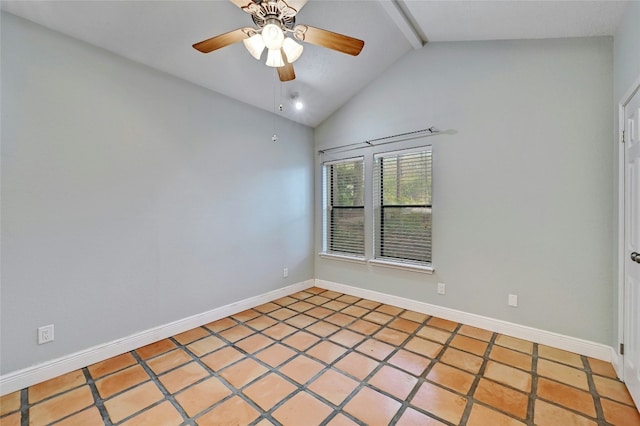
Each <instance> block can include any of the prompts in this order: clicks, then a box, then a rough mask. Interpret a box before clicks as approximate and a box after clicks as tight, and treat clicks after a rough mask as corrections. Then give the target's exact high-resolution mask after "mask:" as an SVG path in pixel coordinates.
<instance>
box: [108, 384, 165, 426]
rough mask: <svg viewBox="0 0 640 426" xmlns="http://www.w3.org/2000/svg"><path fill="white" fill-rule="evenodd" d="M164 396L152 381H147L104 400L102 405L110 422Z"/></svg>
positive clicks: (116, 420)
mask: <svg viewBox="0 0 640 426" xmlns="http://www.w3.org/2000/svg"><path fill="white" fill-rule="evenodd" d="M163 397H164V396H163V395H162V392H161V391H160V389H158V387H157V386H156V385H155V384H154V383H153V382H147V383H145V384H142V385H140V386H137V387H135V388H133V389H130V390H128V391H126V392H124V393H121V394H120V395H118V396H116V397H113V398H111V399H109V400H107V401H105V403H104V406H105V408H106V409H107V412H108V413H109V417H110V419H111V421H112V422H114V423H117V422H120V421H121V420H123V419H125V418H127V417H129V416H130V415H132V414H134V413H137V412H138V411H141V410H143V409H145V408H147V407H148V406H150V405H152V404H153V403H155V402H158V401H160V400H161V399H162V398H163Z"/></svg>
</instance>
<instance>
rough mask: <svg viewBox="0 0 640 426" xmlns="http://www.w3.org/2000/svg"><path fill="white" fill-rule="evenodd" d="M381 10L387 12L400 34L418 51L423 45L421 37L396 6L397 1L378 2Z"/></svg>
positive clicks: (382, 0) (384, 0)
mask: <svg viewBox="0 0 640 426" xmlns="http://www.w3.org/2000/svg"><path fill="white" fill-rule="evenodd" d="M378 1H379V2H380V4H381V5H382V8H383V9H384V10H385V11H386V12H387V14H388V15H389V17H390V18H391V19H392V20H393V22H395V24H396V25H397V26H398V28H399V29H400V31H402V34H404V36H405V37H406V38H407V41H408V42H409V44H411V46H413V48H414V49H420V48H421V47H422V46H423V45H424V41H423V40H422V37H420V35H419V33H418V31H416V28H415V27H414V26H413V25H412V24H411V21H409V19H408V18H407V16H406V15H405V13H404V12H403V11H402V9H401V8H400V6H399V5H398V1H397V0H378Z"/></svg>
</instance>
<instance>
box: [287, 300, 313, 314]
mask: <svg viewBox="0 0 640 426" xmlns="http://www.w3.org/2000/svg"><path fill="white" fill-rule="evenodd" d="M315 307H316V306H315V305H314V304H312V303H307V302H302V301H301V302H296V303H292V304H291V305H289V306H287V308H289V309H293V310H294V311H297V312H305V311H308V310H309V309H313V308H315Z"/></svg>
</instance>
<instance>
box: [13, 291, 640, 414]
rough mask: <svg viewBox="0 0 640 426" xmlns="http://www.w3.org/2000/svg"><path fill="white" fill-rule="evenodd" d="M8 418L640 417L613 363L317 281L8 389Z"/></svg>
mask: <svg viewBox="0 0 640 426" xmlns="http://www.w3.org/2000/svg"><path fill="white" fill-rule="evenodd" d="M0 403H1V405H0V424H2V425H3V426H10V425H48V424H56V425H83V426H84V425H103V424H105V425H127V426H129V425H154V426H155V425H201V426H204V425H259V426H266V425H272V424H274V425H279V424H282V425H295V426H307V425H331V426H338V425H355V424H360V425H363V424H365V425H387V424H396V425H421V426H422V425H425V426H430V425H471V426H475V425H480V426H499V425H525V424H526V425H533V424H535V425H541V426H542V425H562V426H564V425H607V424H613V425H640V414H639V413H638V411H637V410H636V408H635V407H634V405H633V402H632V400H631V397H630V396H629V394H628V392H627V389H626V388H625V386H624V385H623V384H622V383H621V382H619V381H618V380H616V378H615V373H614V371H613V368H612V366H611V365H610V364H608V363H605V362H602V361H598V360H595V359H591V358H587V357H584V356H580V355H576V354H573V353H569V352H565V351H562V350H558V349H554V348H551V347H547V346H543V345H539V344H535V343H531V342H527V341H524V340H519V339H515V338H512V337H508V336H504V335H500V334H496V333H492V332H489V331H486V330H481V329H478V328H474V327H470V326H467V325H462V324H457V323H454V322H451V321H447V320H443V319H440V318H436V317H430V316H427V315H423V314H420V313H417V312H412V311H407V310H404V309H401V308H397V307H394V306H389V305H383V304H380V303H377V302H373V301H371V300H365V299H360V298H357V297H354V296H349V295H344V294H340V293H336V292H334V291H327V290H324V289H321V288H311V289H308V290H306V291H303V292H299V293H296V294H292V295H291V296H290V297H284V298H281V299H278V300H274V301H273V302H271V303H266V304H264V305H261V306H258V307H256V308H255V309H250V310H247V311H244V312H240V313H238V314H236V315H232V316H231V317H228V318H224V319H222V320H219V321H216V322H213V323H211V324H207V325H205V326H203V327H199V328H196V329H193V330H190V331H187V332H185V333H182V334H179V335H177V336H174V337H172V338H169V339H166V340H162V341H159V342H157V343H154V344H152V345H149V346H145V347H142V348H140V349H138V350H135V351H133V352H130V353H126V354H124V355H120V356H117V357H115V358H111V359H108V360H106V361H103V362H100V363H98V364H94V365H91V366H89V367H87V368H83V369H81V370H78V371H74V372H71V373H69V374H65V375H63V376H61V377H58V378H55V379H52V380H49V381H47V382H44V383H40V384H38V385H35V386H32V387H30V388H28V389H23V390H21V391H18V392H15V393H12V394H9V395H6V396H4V397H2V399H1V400H0Z"/></svg>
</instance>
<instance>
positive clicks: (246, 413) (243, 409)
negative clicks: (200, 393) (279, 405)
mask: <svg viewBox="0 0 640 426" xmlns="http://www.w3.org/2000/svg"><path fill="white" fill-rule="evenodd" d="M259 415H260V413H259V412H258V411H257V410H256V409H255V408H253V407H252V406H251V405H249V404H248V403H247V402H245V401H244V400H243V399H242V398H240V397H239V396H233V397H231V398H229V399H227V400H226V401H224V402H223V403H221V404H220V405H217V406H216V407H215V408H213V409H212V410H211V411H208V412H207V413H206V414H204V415H203V416H202V417H199V418H198V419H197V420H196V423H197V424H198V426H220V425H221V424H223V425H248V424H249V423H251V422H252V421H254V420H255V419H257V418H258V416H259ZM221 419H224V423H221Z"/></svg>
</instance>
